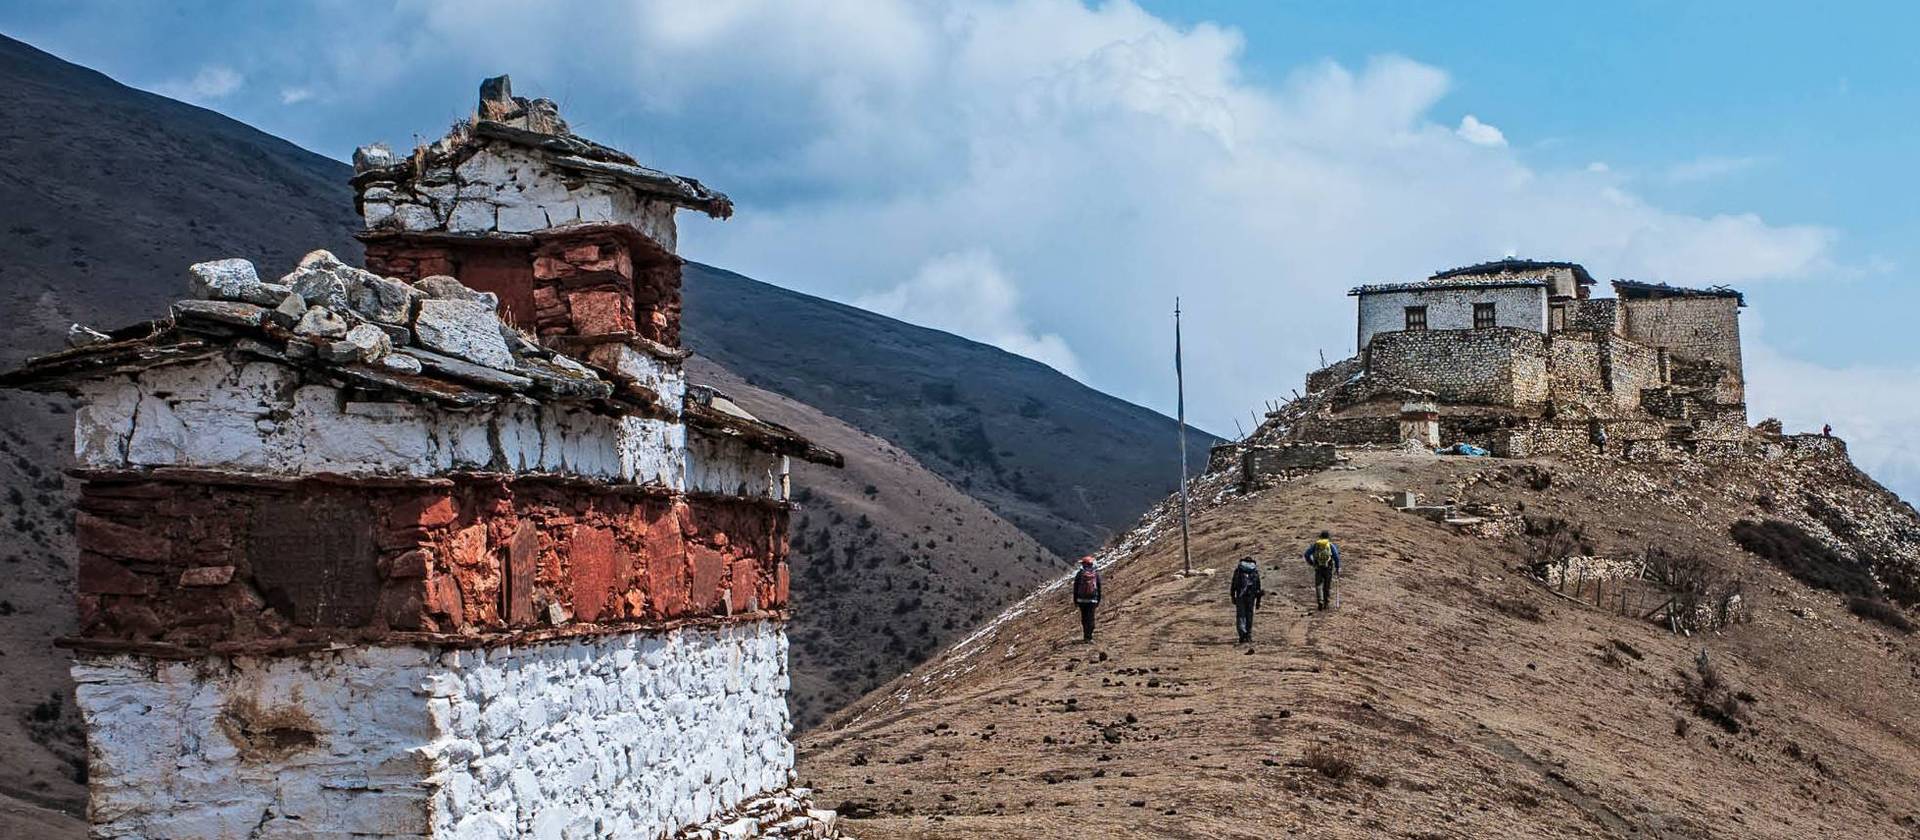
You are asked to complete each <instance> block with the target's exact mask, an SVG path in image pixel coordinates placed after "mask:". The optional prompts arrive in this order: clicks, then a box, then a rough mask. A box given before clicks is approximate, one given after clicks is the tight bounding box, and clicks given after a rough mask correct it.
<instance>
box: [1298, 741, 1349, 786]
mask: <svg viewBox="0 0 1920 840" xmlns="http://www.w3.org/2000/svg"><path fill="white" fill-rule="evenodd" d="M1300 765H1301V766H1302V767H1306V768H1309V769H1311V770H1313V771H1314V772H1315V773H1319V774H1320V775H1322V776H1325V777H1327V778H1329V779H1332V780H1334V781H1336V782H1344V781H1346V780H1347V778H1348V777H1350V776H1352V775H1353V772H1354V771H1355V770H1357V769H1359V767H1360V762H1358V761H1355V760H1354V758H1353V754H1352V753H1350V752H1348V751H1346V750H1345V749H1342V748H1340V747H1338V746H1335V745H1332V744H1329V743H1326V742H1325V741H1321V742H1318V743H1315V744H1314V745H1313V746H1311V747H1308V748H1307V754H1306V755H1305V756H1304V757H1302V758H1301V759H1300Z"/></svg>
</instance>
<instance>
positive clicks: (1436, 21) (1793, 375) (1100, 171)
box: [0, 0, 1920, 498]
mask: <svg viewBox="0 0 1920 840" xmlns="http://www.w3.org/2000/svg"><path fill="white" fill-rule="evenodd" d="M1142 3H1143V4H1142V5H1134V4H1131V3H1098V4H1091V5H1089V4H1086V3H1082V2H1077V0H991V2H984V1H983V2H959V0H953V1H952V2H943V0H927V1H926V2H913V3H905V2H889V1H888V0H865V2H854V0H794V2H755V0H709V2H702V3H681V2H664V0H604V2H582V3H575V4H570V5H568V6H566V7H565V8H566V12H565V13H564V14H560V13H554V12H551V11H549V10H548V9H547V7H540V6H537V5H534V4H520V3H510V2H504V0H469V1H468V2H460V3H455V2H450V1H449V2H434V1H432V0H415V1H414V2H402V3H394V4H391V5H390V6H389V5H382V4H373V3H351V2H345V0H328V1H327V2H305V3H274V4H248V3H239V2H205V3H190V4H167V5H163V4H158V3H150V4H133V3H122V2H88V1H87V0H79V2H58V3H54V2H38V0H15V2H11V3H8V4H6V5H5V6H4V7H0V31H5V32H6V33H7V34H9V35H11V36H14V37H18V38H22V39H24V40H26V41H28V42H30V43H33V44H35V45H37V46H40V47H42V48H43V49H47V50H49V51H51V52H54V53H55V54H57V55H60V56H63V57H65V58H68V59H70V60H73V61H76V62H79V63H81V64H85V65H88V66H91V67H94V68H96V69H99V70H101V71H103V72H106V73H107V74H109V75H111V76H113V77H115V78H116V79H119V80H121V81H123V82H126V83H128V84H131V85H134V86H137V87H142V88H145V89H148V90H153V91H156V92H160V93H164V94H167V95H170V96H174V97H176V98H181V99H186V100H188V101H192V102H195V103H196V104H200V105H203V106H206V107H209V108H213V109H215V110H218V111H221V112H222V113H225V114H228V115H230V116H233V117H235V118H237V119H240V120H243V121H245V122H248V123H250V124H253V125H256V126H258V127H260V128H262V129H264V130H266V131H269V132H272V133H274V134H278V135H280V136H282V137H286V138H288V139H290V140H293V141H294V142H296V143H299V144H301V145H303V146H306V147H307V148H310V149H314V150H315V151H318V152H321V153H323V154H327V155H330V156H333V157H336V158H341V159H345V158H346V157H347V156H348V155H349V154H350V153H351V151H352V148H353V147H354V146H355V145H356V144H358V143H362V142H368V141H372V140H386V141H389V142H392V143H394V144H395V145H396V146H406V145H408V144H410V143H411V142H412V141H413V140H415V139H430V138H431V137H434V136H437V135H438V134H440V133H441V132H442V131H443V130H444V128H445V126H446V125H447V124H449V123H450V122H452V121H453V120H456V119H459V118H462V117H464V116H466V114H467V113H468V112H469V109H470V108H471V107H472V101H473V97H474V90H475V87H476V85H477V82H478V81H479V79H480V78H481V77H482V76H484V75H490V74H495V73H500V72H510V73H512V74H513V76H514V80H515V85H516V91H517V92H519V93H522V94H523V95H536V96H539V95H544V96H550V97H553V98H555V99H557V100H559V101H560V102H561V104H562V107H563V109H564V111H565V113H566V115H567V116H568V118H569V119H570V120H571V121H572V123H573V125H574V127H575V128H576V129H577V130H579V131H581V132H582V133H583V134H587V135H588V136H592V137H594V138H595V139H599V140H602V141H605V142H609V143H612V144H614V145H617V146H620V147H622V148H625V149H628V150H629V151H632V152H634V153H635V154H636V155H637V156H639V157H641V158H642V159H643V160H645V161H647V162H649V163H652V164H655V165H658V166H661V167H663V168H667V169H672V170H675V171H681V172H686V173H688V174H692V175H696V176H698V177H701V178H702V179H703V180H705V181H708V182H709V183H712V184H714V185H716V186H718V187H720V188H722V189H724V190H726V191H728V192H729V193H730V194H732V195H733V196H734V198H735V199H736V200H737V202H738V203H739V206H740V213H739V215H738V216H737V217H736V218H735V219H733V220H732V221H729V222H727V223H725V224H717V223H710V222H707V221H704V220H700V219H683V222H682V224H683V251H684V252H685V253H687V255H688V256H690V257H691V258H694V259H700V260H704V261H707V262H712V263H716V264H719V265H723V266H726V267H729V268H733V269H736V270H740V271H742V272H745V273H747V274H750V275H752V276H755V277H759V278H761V279H764V280H768V281H770V282H775V283H779V284H782V285H786V286H790V287H793V288H797V289H800V290H803V291H807V292H812V293H815V294H821V295H824V296H828V297H832V298H835V299H838V300H843V301H848V302H853V303H856V304H859V305H863V306H867V307H869V308H873V309H876V310H879V311H883V312H886V313H888V314H892V315H895V316H897V317H901V318H905V319H907V320H911V321H915V322H918V323H923V324H926V325H928V326H934V327H938V328H942V329H948V330H952V331H954V332H958V333H961V334H963V335H967V336H969V337H973V338H976V339H979V340H982V341H987V342H990V343H994V344H997V345H999V346H1002V347H1005V348H1007V349H1009V350H1012V351H1014V352H1019V353H1023V354H1026V355H1029V356H1032V357H1034V358H1038V359H1041V360H1042V361H1046V362H1048V363H1050V364H1053V365H1055V366H1056V367H1058V368H1060V369H1062V370H1064V371H1066V372H1069V373H1071V374H1072V375H1074V376H1076V377H1078V378H1080V379H1081V380H1082V381H1085V382H1087V383H1088V384H1090V385H1093V386H1095V387H1098V388H1101V389H1102V390H1105V391H1108V392H1110V393H1114V394H1116V395H1118V396H1121V397H1123V398H1126V399H1130V400H1134V401H1137V402H1141V403H1143V404H1147V405H1151V406H1153V407H1155V408H1159V409H1162V410H1170V409H1171V408H1172V399H1171V390H1172V382H1171V368H1170V365H1169V364H1168V359H1167V356H1168V352H1167V351H1168V348H1167V347H1166V346H1165V345H1166V335H1165V333H1166V327H1167V325H1166V324H1165V323H1164V322H1165V320H1166V318H1167V315H1168V314H1169V310H1170V309H1171V302H1172V298H1173V296H1174V295H1176V294H1178V295H1181V296H1182V297H1183V298H1184V300H1185V304H1186V309H1187V311H1188V313H1189V315H1190V317H1191V319H1192V320H1191V321H1189V331H1188V338H1189V347H1188V356H1187V358H1188V362H1189V373H1190V392H1189V406H1190V409H1191V411H1192V414H1193V416H1194V417H1195V419H1196V420H1197V421H1199V422H1200V423H1202V424H1203V425H1205V426H1207V427H1209V428H1211V429H1213V430H1215V431H1226V432H1228V433H1231V431H1232V429H1233V425H1234V418H1236V417H1239V418H1242V419H1243V421H1244V418H1246V416H1247V411H1248V409H1251V408H1253V407H1255V406H1258V405H1259V404H1260V403H1262V402H1263V401H1265V400H1269V399H1274V398H1278V397H1284V396H1285V395H1286V394H1287V393H1288V392H1289V391H1290V390H1291V389H1293V388H1297V387H1299V385H1300V380H1301V377H1302V376H1303V375H1304V374H1305V373H1306V372H1307V370H1309V369H1310V368H1312V367H1315V366H1316V365H1317V364H1318V359H1319V356H1320V354H1321V353H1323V352H1324V353H1325V354H1326V355H1327V356H1328V357H1329V358H1335V357H1338V356H1340V355H1344V354H1345V353H1346V352H1349V351H1350V350H1351V347H1350V346H1349V345H1350V344H1351V335H1352V329H1351V319H1352V304H1351V301H1350V300H1349V299H1348V298H1346V297H1345V296H1344V294H1343V292H1344V291H1345V289H1346V288H1347V287H1349V286H1351V285H1354V284H1356V283H1361V282H1371V281H1379V280H1401V279H1414V278H1417V277H1418V276H1421V275H1422V274H1424V273H1425V272H1427V271H1431V270H1433V269H1436V268H1443V267H1449V266H1453V265H1459V264H1464V263H1469V262H1475V261H1479V260H1482V259H1487V258H1493V257H1498V256H1501V255H1503V254H1506V253H1517V254H1520V255H1524V256H1532V257H1543V258H1557V259H1572V260H1578V261H1582V262H1585V263H1586V264H1587V265H1588V267H1589V268H1591V269H1592V270H1593V271H1594V273H1595V274H1596V275H1598V276H1600V277H1603V278H1613V277H1620V276H1627V277H1633V278H1636V279H1647V280H1663V281H1668V282H1674V283H1679V284H1696V285H1701V284H1709V283H1732V284H1735V285H1737V286H1739V287H1741V288H1742V289H1744V290H1745V291H1747V293H1748V298H1749V301H1750V303H1751V304H1752V305H1751V307H1750V308H1749V309H1748V310H1747V312H1746V314H1745V316H1743V324H1744V329H1745V330H1746V334H1747V339H1748V352H1749V359H1748V368H1749V379H1750V382H1751V385H1752V388H1751V391H1752V393H1751V394H1750V399H1751V403H1752V414H1753V417H1754V418H1755V419H1758V418H1759V417H1762V416H1767V415H1770V414H1771V415H1778V416H1780V417H1782V418H1783V419H1785V420H1787V422H1788V424H1789V426H1797V427H1800V428H1809V427H1813V428H1817V427H1818V426H1819V425H1820V424H1821V423H1822V422H1832V423H1833V424H1834V425H1835V427H1836V428H1837V429H1838V430H1839V431H1840V432H1841V433H1842V434H1843V435H1846V436H1848V437H1849V438H1850V439H1851V440H1852V441H1853V443H1854V444H1855V453H1856V455H1857V456H1858V457H1859V459H1860V460H1861V461H1862V462H1863V463H1864V464H1866V465H1867V466H1868V467H1869V468H1870V469H1872V470H1873V471H1874V472H1875V473H1876V474H1877V475H1880V476H1881V477H1882V478H1883V479H1884V480H1887V481H1889V483H1892V484H1894V485H1896V486H1897V487H1899V488H1900V489H1902V490H1903V491H1905V493H1906V495H1908V496H1909V497H1910V498H1911V497H1913V496H1915V495H1920V444H1916V443H1915V442H1914V441H1913V438H1912V436H1911V433H1910V431H1909V430H1910V429H1914V428H1920V394H1916V393H1914V391H1915V390H1916V389H1915V388H1914V385H1915V384H1916V383H1920V342H1916V341H1914V340H1913V339H1912V337H1911V336H1912V335H1913V329H1912V327H1911V326H1910V324H1909V321H1910V319H1911V318H1912V313H1914V312H1915V311H1916V310H1917V309H1920V286H1916V285H1915V283H1914V282H1913V281H1912V280H1911V279H1910V278H1912V277H1913V275H1914V273H1915V270H1916V267H1920V235H1917V234H1920V201H1916V200H1914V198H1913V196H1914V195H1916V194H1917V193H1920V183H1916V182H1920V175H1917V174H1916V168H1915V167H1914V166H1913V165H1912V164H1911V163H1910V161H1909V159H1908V158H1909V156H1910V155H1911V150H1912V149H1914V148H1916V146H1920V143H1917V142H1916V141H1920V101H1917V100H1920V93H1917V92H1916V91H1917V90H1920V85H1916V82H1915V80H1916V79H1920V72H1916V71H1920V58H1916V55H1917V54H1920V51H1915V50H1912V49H1911V48H1909V47H1908V46H1907V45H1906V44H1904V43H1902V39H1903V38H1904V37H1905V33H1908V32H1910V31H1912V30H1913V29H1914V27H1915V24H1916V23H1920V20H1917V19H1916V18H1920V13H1916V12H1915V11H1913V10H1912V7H1908V6H1903V5H1895V4H1880V5H1867V4H1859V5H1852V4H1848V5H1841V6H1839V7H1828V8H1823V9H1817V10H1808V9H1805V8H1801V7H1795V6H1789V5H1785V4H1781V5H1778V6H1771V7H1770V6H1768V5H1766V4H1752V3H1744V4H1733V3H1708V2H1695V3H1685V4H1678V3H1609V4H1540V3H1486V4H1471V5H1469V4H1455V3H1449V4H1416V3H1394V4H1388V3H1339V4H1332V3H1326V4H1304V3H1227V2H1156V1H1155V0H1142Z"/></svg>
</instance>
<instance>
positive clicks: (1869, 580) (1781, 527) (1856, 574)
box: [1732, 519, 1880, 597]
mask: <svg viewBox="0 0 1920 840" xmlns="http://www.w3.org/2000/svg"><path fill="white" fill-rule="evenodd" d="M1732 534H1733V541H1734V542H1736V543H1739V544H1740V547H1741V548H1744V549H1746V550H1748V551H1750V552H1753V553H1754V554H1757V555H1759V556H1761V557H1764V558H1766V559H1767V560H1768V561H1770V562H1772V563H1773V565H1775V566H1778V567H1780V570H1781V571H1784V572H1786V573H1787V574H1789V575H1792V576H1793V577H1794V579H1796V580H1798V581H1800V582H1801V583H1804V584H1806V585H1808V586H1811V587H1814V588H1817V589H1825V590H1827V591H1829V592H1837V593H1839V594H1841V595H1855V596H1861V597H1872V596H1875V595H1878V594H1880V587H1879V586H1878V585H1877V584H1875V583H1874V581H1873V575H1871V574H1869V573H1868V572H1867V570H1866V568H1865V567H1863V566H1862V565H1860V564H1858V563H1855V562H1853V561H1851V560H1848V559H1847V558H1846V557H1845V556H1843V555H1841V554H1840V553H1839V552H1837V551H1834V550H1833V549H1831V548H1828V547H1827V544H1826V543H1823V542H1821V541H1820V540H1819V539H1818V538H1816V537H1814V536H1813V535H1812V534H1809V533H1807V532H1806V530H1805V529H1803V528H1801V527H1800V526H1798V525H1795V524H1793V523H1791V522H1786V521H1783V520H1779V519H1768V520H1766V521H1763V522H1754V521H1753V520H1750V519H1742V520H1740V521H1739V522H1735V523H1733V529H1732Z"/></svg>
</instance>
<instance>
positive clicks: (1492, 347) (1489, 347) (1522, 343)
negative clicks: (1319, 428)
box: [1367, 327, 1548, 407]
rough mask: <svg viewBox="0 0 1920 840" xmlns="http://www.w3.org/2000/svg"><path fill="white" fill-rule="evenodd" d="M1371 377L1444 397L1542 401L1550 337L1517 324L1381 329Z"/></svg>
mask: <svg viewBox="0 0 1920 840" xmlns="http://www.w3.org/2000/svg"><path fill="white" fill-rule="evenodd" d="M1367 376H1368V378H1369V379H1370V380H1372V381H1373V382H1374V383H1376V384H1377V385H1379V386H1380V387H1383V388H1396V387H1397V388H1406V389H1416V390H1420V391H1425V392H1428V393H1431V394H1433V395H1434V397H1435V398H1437V399H1439V400H1441V401H1443V402H1449V403H1474V404H1482V405H1498V406H1519V407H1530V406H1538V405H1541V404H1543V403H1545V402H1546V399H1547V393H1548V389H1547V348H1546V337H1545V336H1544V335H1543V334H1541V333H1538V332H1534V331H1531V330H1524V329H1515V328H1511V327H1498V328H1493V329H1484V330H1444V331H1431V330H1429V331H1422V332H1393V333H1381V334H1379V335H1376V336H1374V339H1373V343H1372V344H1371V345H1370V346H1369V349H1368V351H1367Z"/></svg>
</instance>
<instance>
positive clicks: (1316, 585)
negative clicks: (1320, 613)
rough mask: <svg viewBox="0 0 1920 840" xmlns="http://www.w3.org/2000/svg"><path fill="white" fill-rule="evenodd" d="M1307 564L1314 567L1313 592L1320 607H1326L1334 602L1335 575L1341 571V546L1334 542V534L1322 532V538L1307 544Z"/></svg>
mask: <svg viewBox="0 0 1920 840" xmlns="http://www.w3.org/2000/svg"><path fill="white" fill-rule="evenodd" d="M1305 556H1306V559H1307V565H1309V566H1312V567H1313V594H1314V597H1315V598H1317V599H1318V600H1319V602H1320V609H1323V610H1324V609H1326V608H1327V605H1328V604H1330V603H1332V602H1333V576H1334V575H1337V574H1339V573H1340V546H1337V545H1334V544H1333V535H1332V534H1330V533H1328V532H1326V531H1321V532H1320V538H1319V539H1317V540H1314V541H1313V542H1312V543H1310V544H1308V545H1307V553H1306V555H1305Z"/></svg>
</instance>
